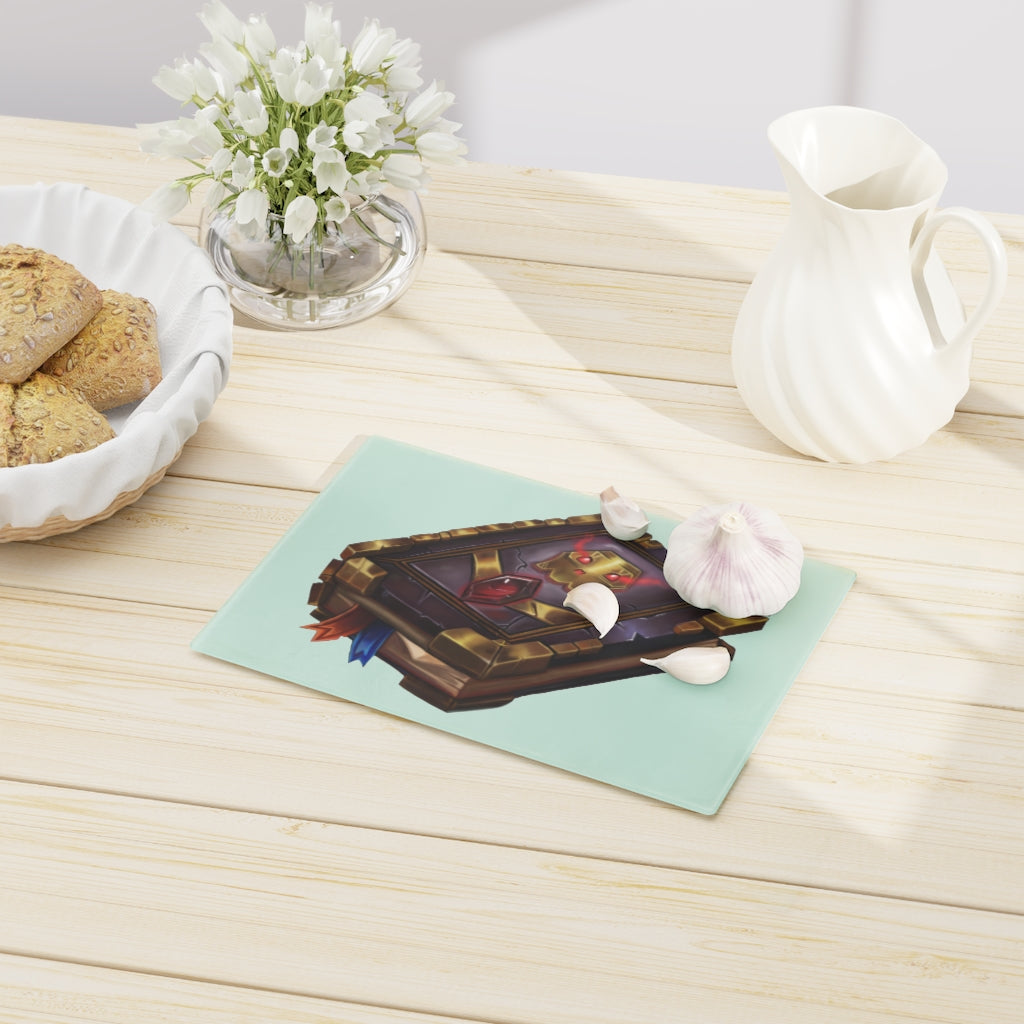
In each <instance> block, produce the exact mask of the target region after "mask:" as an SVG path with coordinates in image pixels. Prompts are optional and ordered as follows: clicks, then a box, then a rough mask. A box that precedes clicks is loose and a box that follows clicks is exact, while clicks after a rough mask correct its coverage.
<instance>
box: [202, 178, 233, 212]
mask: <svg viewBox="0 0 1024 1024" xmlns="http://www.w3.org/2000/svg"><path fill="white" fill-rule="evenodd" d="M228 194H229V193H228V187H227V185H224V184H222V183H221V182H219V181H215V182H214V183H213V184H212V185H211V186H210V187H209V188H208V189H207V190H206V206H207V208H208V209H210V210H216V209H217V207H218V206H220V204H221V202H222V201H223V200H224V199H225V197H226V196H227V195H228Z"/></svg>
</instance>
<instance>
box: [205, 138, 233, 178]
mask: <svg viewBox="0 0 1024 1024" xmlns="http://www.w3.org/2000/svg"><path fill="white" fill-rule="evenodd" d="M233 159H234V153H232V152H231V150H230V149H228V148H227V146H222V147H221V148H220V149H218V150H217V152H216V153H214V154H213V159H212V160H211V161H210V162H209V164H207V166H206V169H207V170H208V171H209V172H210V174H212V175H213V177H214V178H215V179H216V178H219V177H220V176H221V175H222V174H223V173H224V172H225V171H226V170H227V169H228V168H229V167H230V166H231V161H232V160H233Z"/></svg>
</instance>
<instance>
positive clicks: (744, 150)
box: [0, 0, 1024, 213]
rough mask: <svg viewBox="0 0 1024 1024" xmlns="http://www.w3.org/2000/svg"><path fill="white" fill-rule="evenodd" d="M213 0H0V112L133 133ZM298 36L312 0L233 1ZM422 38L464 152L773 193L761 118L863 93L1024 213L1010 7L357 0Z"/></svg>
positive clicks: (773, 172)
mask: <svg viewBox="0 0 1024 1024" xmlns="http://www.w3.org/2000/svg"><path fill="white" fill-rule="evenodd" d="M203 2H204V0H91V2H89V3H84V2H82V0H48V2H45V3H43V2H39V3H32V4H25V3H20V4H17V5H16V4H15V3H14V0H3V3H4V21H5V25H4V43H5V46H4V51H5V52H4V55H3V59H2V61H0V96H2V97H3V99H2V100H0V113H6V114H20V115H27V116H35V117H44V118H53V119H58V120H59V119H67V120H84V121H93V122H99V123H109V124H123V125H128V124H134V123H136V122H139V121H153V120H159V119H162V118H167V117H173V116H176V114H177V105H176V104H175V103H174V102H173V101H172V100H170V99H168V98H167V97H165V96H164V95H163V94H162V93H160V92H159V90H157V88H156V87H155V86H154V85H152V83H151V79H152V76H153V74H154V73H155V72H156V70H157V69H158V68H159V67H160V65H161V64H165V63H171V62H172V61H173V59H174V58H175V57H177V56H192V55H194V54H195V53H196V50H197V48H198V45H199V44H200V42H202V41H203V40H204V38H205V32H204V30H203V28H202V26H201V25H200V24H199V21H198V20H197V18H196V17H195V14H196V11H197V10H198V9H199V7H200V6H201V5H202V3H203ZM229 6H232V8H233V9H234V10H235V12H236V13H237V14H239V15H240V16H245V15H248V14H249V13H251V12H254V11H255V12H265V13H266V14H267V15H268V17H269V18H270V21H271V24H272V25H273V27H274V29H275V31H276V32H277V35H278V39H279V40H280V41H281V42H295V41H297V39H298V38H299V37H300V36H301V32H302V18H303V3H302V2H301V0H229ZM335 14H336V16H337V17H339V18H340V19H341V21H342V26H343V30H344V33H345V35H346V36H349V37H351V36H352V35H354V34H355V32H356V31H357V30H358V28H359V26H360V25H361V23H362V20H363V17H364V16H371V17H379V18H380V19H381V20H382V21H383V22H384V23H385V24H388V25H393V26H394V27H395V28H396V29H398V31H399V32H400V33H401V34H403V35H409V36H412V37H413V38H414V39H416V40H417V41H418V42H420V43H421V44H422V47H423V55H424V70H425V72H426V74H427V76H428V77H433V76H436V77H439V78H442V79H444V80H445V82H446V84H447V85H448V87H449V88H451V89H452V90H453V91H454V92H455V93H456V96H457V97H458V104H457V106H456V109H455V111H454V112H453V116H455V117H457V118H458V119H460V120H462V121H463V122H464V124H465V128H464V130H463V135H464V136H465V137H466V139H467V141H468V142H469V144H470V156H471V157H472V158H474V159H478V160H486V161H493V162H497V163H507V164H518V165H529V166H542V167H555V168H563V169H573V170H577V169H580V170H593V171H607V172H611V173H617V174H627V175H637V176H640V177H657V178H671V179H680V180H689V181H701V182H713V183H719V184H723V185H750V186H754V187H763V188H781V187H782V182H781V177H780V175H779V173H778V171H777V169H776V167H775V163H774V160H773V158H772V156H771V153H770V152H769V150H768V146H767V143H766V141H765V127H766V126H767V124H768V122H769V121H771V120H772V118H774V117H776V116H778V115H780V114H782V113H785V112H786V111H788V110H793V109H797V108H800V107H805V106H813V105H816V104H821V103H853V104H857V105H861V106H869V107H874V108H876V109H879V110H884V111H886V112H889V113H892V114H895V115H896V116H898V117H900V118H902V119H903V120H904V121H906V123H907V124H908V125H909V126H910V127H911V128H912V129H913V130H914V131H916V132H917V133H918V134H919V135H921V136H922V137H923V138H924V139H926V140H927V141H928V142H930V143H931V144H932V145H933V146H934V147H935V148H936V149H937V150H938V152H939V153H940V155H941V156H942V157H943V158H944V159H945V161H946V162H947V164H948V165H949V168H950V181H949V186H948V188H947V190H946V193H945V197H944V202H945V203H946V204H947V205H948V204H953V203H959V204H966V205H970V206H975V207H977V208H980V209H985V210H1007V211H1011V212H1017V213H1024V115H1022V113H1021V107H1020V103H1021V98H1022V97H1021V93H1022V91H1024V90H1022V88H1021V85H1022V78H1021V74H1020V71H1019V67H1020V58H1019V52H1020V50H1021V46H1022V43H1024V5H1020V4H1016V3H1013V2H1011V0H773V2H770V3H769V2H766V0H516V2H515V3H495V2H494V0H432V2H427V0H350V2H343V0H338V2H336V3H335Z"/></svg>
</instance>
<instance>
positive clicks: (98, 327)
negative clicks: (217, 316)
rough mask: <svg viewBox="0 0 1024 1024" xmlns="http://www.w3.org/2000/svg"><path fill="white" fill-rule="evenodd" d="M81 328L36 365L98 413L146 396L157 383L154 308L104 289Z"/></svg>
mask: <svg viewBox="0 0 1024 1024" xmlns="http://www.w3.org/2000/svg"><path fill="white" fill-rule="evenodd" d="M101 295H102V297H103V306H102V308H101V309H100V311H99V312H98V313H97V314H96V315H95V316H94V317H93V318H92V320H90V321H89V323H88V324H86V325H85V327H84V328H83V329H82V330H81V331H80V332H79V333H78V334H76V335H75V337H74V338H72V339H71V340H70V341H69V342H68V343H67V344H66V345H64V346H62V347H61V348H60V349H59V350H58V351H57V352H55V353H54V354H53V355H52V356H50V358H49V359H47V360H46V362H45V363H43V365H42V366H41V367H40V370H42V372H43V373H48V374H50V375H51V376H53V377H57V378H59V379H60V380H61V382H62V383H64V384H67V385H68V386H69V387H73V388H77V389H78V390H79V391H81V392H82V394H83V396H84V397H85V399H86V401H87V402H89V404H90V405H92V406H93V407H94V408H95V409H99V410H100V411H101V412H103V411H105V410H106V409H113V408H115V407H116V406H119V405H125V404H126V403H128V402H137V401H139V399H141V398H145V397H146V395H148V394H149V393H150V391H152V390H153V388H155V387H156V386H157V384H159V383H160V349H159V345H158V344H157V334H156V310H155V309H154V308H153V306H152V305H151V304H150V303H149V302H148V301H147V300H146V299H140V298H137V297H136V296H134V295H128V294H126V293H125V292H116V291H112V290H110V289H107V290H105V291H103V292H101Z"/></svg>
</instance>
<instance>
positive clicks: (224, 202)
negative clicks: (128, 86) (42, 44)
mask: <svg viewBox="0 0 1024 1024" xmlns="http://www.w3.org/2000/svg"><path fill="white" fill-rule="evenodd" d="M332 15H333V11H332V7H331V6H330V5H327V6H321V5H319V4H315V3H307V4H306V13H305V33H304V39H303V40H302V41H301V42H299V43H298V44H296V45H295V46H290V47H289V46H280V47H279V46H277V43H276V40H275V38H274V33H273V31H272V30H271V28H270V26H269V25H268V24H267V21H266V18H265V17H263V16H260V17H257V16H255V15H254V16H251V17H250V18H249V19H248V20H247V21H242V20H240V19H239V18H237V17H236V16H235V15H234V14H233V13H232V12H231V11H230V10H229V9H228V8H227V7H226V6H225V5H224V4H223V3H222V2H221V0H210V2H209V3H208V4H207V5H206V6H205V7H204V8H203V10H202V12H201V13H200V15H199V19H200V21H201V22H202V23H203V25H204V26H205V28H206V29H207V31H208V32H209V33H210V37H211V39H210V41H209V42H208V43H205V44H204V45H202V46H201V47H200V48H199V52H200V55H201V57H202V58H203V59H202V60H194V61H188V60H184V59H179V60H178V61H177V62H175V64H174V65H173V66H172V67H171V66H165V67H163V68H161V69H160V72H159V73H158V74H157V75H156V77H155V78H154V82H155V83H156V84H157V85H158V86H159V87H160V88H161V89H162V90H163V91H164V92H166V93H167V94H168V95H170V96H172V97H173V98H175V99H178V100H181V101H182V102H183V103H187V104H192V105H194V106H195V107H196V112H195V114H194V116H192V117H180V118H178V119H177V120H173V121H163V122H159V123H157V124H151V125H140V126H139V128H140V129H141V130H142V132H143V138H142V143H141V146H142V149H143V150H145V151H146V152H151V153H156V154H159V155H162V156H171V157H183V158H185V159H186V160H188V161H189V162H191V163H193V164H194V165H195V166H196V167H197V168H198V170H197V171H196V173H195V174H191V175H188V176H185V177H182V178H178V179H177V180H175V181H173V182H171V183H169V184H167V185H164V186H162V187H161V188H160V189H159V190H158V191H157V192H155V193H154V194H153V195H152V196H151V197H150V199H149V200H147V202H146V204H145V206H146V207H147V208H148V209H149V210H150V211H151V212H153V213H154V214H155V215H157V216H162V217H170V216H173V215H174V214H175V213H177V212H178V211H180V210H181V209H183V208H184V207H185V206H186V205H187V203H188V201H189V199H190V197H191V195H192V192H193V190H194V189H195V188H196V187H197V186H199V185H200V184H202V183H204V182H209V183H210V187H209V189H208V190H207V193H206V204H207V206H208V208H209V209H210V210H213V211H223V210H228V211H230V212H231V213H232V215H233V217H234V219H235V221H236V222H237V223H238V225H239V227H240V228H241V229H242V230H244V231H245V232H246V234H248V235H249V236H250V237H253V238H259V237H266V232H267V221H268V215H271V214H277V215H278V216H279V218H281V221H282V223H283V227H281V228H278V230H280V231H282V232H283V234H284V235H285V236H287V239H288V240H289V242H291V243H292V244H295V245H302V244H303V243H310V244H317V243H319V242H320V241H321V239H322V238H323V235H324V232H325V231H326V230H327V228H328V225H329V224H331V223H332V222H333V223H335V224H340V223H341V222H342V221H344V220H346V219H347V218H349V217H350V215H351V216H354V217H356V218H357V219H358V216H359V213H358V210H359V207H360V204H361V203H363V202H364V201H365V200H366V199H367V197H371V196H373V195H375V194H376V193H378V192H379V191H380V190H381V188H382V187H384V185H386V184H391V185H394V186H395V187H397V188H401V189H407V190H412V191H418V190H420V189H422V188H424V187H425V186H426V185H427V183H428V181H429V176H428V174H427V170H426V164H427V163H438V164H445V163H458V162H460V161H461V160H462V158H463V155H464V154H465V152H466V146H465V144H464V143H463V142H462V140H460V139H458V138H457V137H456V135H455V133H456V132H457V131H458V129H459V128H460V127H461V125H459V124H457V123H455V122H453V121H449V120H446V119H445V118H444V117H443V116H442V115H443V114H444V113H445V112H446V111H447V110H448V108H449V107H450V106H451V104H452V103H453V102H454V99H455V97H454V96H453V95H452V94H451V93H450V92H446V91H445V90H444V88H443V87H442V86H440V85H439V84H438V83H437V82H431V83H430V85H428V86H427V87H426V88H423V89H421V86H422V85H423V80H422V78H421V77H420V74H419V70H420V57H419V46H418V45H417V44H416V43H414V42H412V40H410V39H399V38H398V36H397V34H396V32H395V30H394V29H390V28H381V26H380V24H379V23H378V21H377V20H372V21H367V22H366V23H365V24H364V25H363V28H362V30H361V31H360V32H359V34H358V35H357V36H356V37H355V39H354V41H353V42H352V45H351V46H350V47H346V46H344V45H343V44H342V40H341V30H340V26H339V23H338V22H337V21H334V20H333V17H332ZM417 90H420V91H417ZM367 230H368V231H371V230H372V229H370V228H369V227H367Z"/></svg>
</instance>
